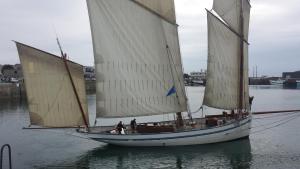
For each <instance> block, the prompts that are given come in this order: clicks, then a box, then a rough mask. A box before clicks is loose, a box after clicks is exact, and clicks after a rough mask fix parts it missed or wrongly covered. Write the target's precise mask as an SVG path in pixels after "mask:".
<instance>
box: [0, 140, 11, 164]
mask: <svg viewBox="0 0 300 169" xmlns="http://www.w3.org/2000/svg"><path fill="white" fill-rule="evenodd" d="M5 147H7V150H8V160H9V169H12V165H11V147H10V145H9V144H4V145H3V146H2V147H1V152H0V169H2V167H3V158H4V155H3V154H4V149H5Z"/></svg>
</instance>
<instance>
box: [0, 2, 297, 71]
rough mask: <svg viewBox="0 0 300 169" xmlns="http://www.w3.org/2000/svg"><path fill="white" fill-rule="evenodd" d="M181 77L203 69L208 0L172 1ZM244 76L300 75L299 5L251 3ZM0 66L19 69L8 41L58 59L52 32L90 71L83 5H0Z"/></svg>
mask: <svg viewBox="0 0 300 169" xmlns="http://www.w3.org/2000/svg"><path fill="white" fill-rule="evenodd" d="M175 2H176V13H177V22H178V24H179V25H180V27H179V36H180V37H179V38H180V44H181V52H182V57H183V63H184V70H185V72H191V71H199V70H201V69H206V60H207V28H206V11H205V8H208V9H211V7H212V0H175ZM251 3H252V11H251V20H250V35H249V36H250V39H249V42H250V44H251V45H250V48H249V52H250V62H249V69H250V70H249V71H250V74H251V75H252V72H253V67H254V66H255V65H257V66H258V74H259V75H269V76H271V75H275V76H281V73H282V72H284V71H296V70H300V19H299V17H300V3H299V0H288V1H283V0H251ZM0 8H1V9H0V64H6V63H9V64H15V63H19V58H18V54H17V50H16V47H15V45H14V43H13V42H12V41H11V40H16V41H19V42H23V43H26V44H28V45H31V46H34V47H36V48H40V49H42V50H46V51H49V52H51V53H54V54H59V50H58V47H57V44H56V41H55V38H56V35H55V32H57V34H58V36H59V38H60V41H61V43H62V45H63V49H64V51H65V52H67V53H68V55H69V56H70V58H71V60H73V61H76V62H78V63H80V64H83V65H93V62H94V59H93V52H92V51H93V50H92V41H91V32H90V25H89V19H88V13H87V7H86V2H85V0H48V1H45V0H43V1H41V0H0Z"/></svg>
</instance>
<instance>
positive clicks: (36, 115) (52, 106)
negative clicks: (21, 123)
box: [16, 43, 88, 127]
mask: <svg viewBox="0 0 300 169" xmlns="http://www.w3.org/2000/svg"><path fill="white" fill-rule="evenodd" d="M16 45H17V48H18V52H19V57H20V61H21V64H22V69H23V74H24V80H25V87H26V94H27V101H28V105H29V111H30V112H29V115H30V123H31V124H32V125H39V126H46V127H74V126H81V125H85V124H84V120H83V117H82V114H81V111H80V108H79V105H78V103H77V100H76V97H75V94H74V91H73V88H72V85H71V81H70V79H69V75H68V73H67V70H66V67H65V65H64V62H63V60H62V59H61V58H59V57H57V56H54V55H52V54H49V53H46V52H43V51H41V50H38V49H35V48H32V47H30V46H27V45H24V44H21V43H16ZM67 64H68V67H69V69H70V72H71V75H72V78H73V80H74V83H75V87H76V89H77V92H78V95H79V98H80V102H81V105H82V107H83V110H84V113H85V117H86V119H87V120H88V114H87V104H86V97H85V86H84V79H83V67H82V66H81V65H79V64H76V63H73V62H70V61H67Z"/></svg>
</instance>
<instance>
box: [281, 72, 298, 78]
mask: <svg viewBox="0 0 300 169" xmlns="http://www.w3.org/2000/svg"><path fill="white" fill-rule="evenodd" d="M282 78H284V79H300V71H296V72H283V73H282Z"/></svg>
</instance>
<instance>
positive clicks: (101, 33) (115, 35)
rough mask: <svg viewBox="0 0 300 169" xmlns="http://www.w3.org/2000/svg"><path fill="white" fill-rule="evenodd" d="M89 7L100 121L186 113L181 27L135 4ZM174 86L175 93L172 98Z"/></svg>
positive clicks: (103, 0) (94, 2)
mask: <svg viewBox="0 0 300 169" xmlns="http://www.w3.org/2000/svg"><path fill="white" fill-rule="evenodd" d="M87 4H88V10H89V15H90V22H91V29H92V39H93V47H94V57H95V67H96V72H97V77H96V79H97V84H96V86H97V117H126V116H145V115H156V114H164V113H174V112H181V111H185V110H186V107H187V106H186V99H185V91H184V83H183V72H182V63H181V56H180V50H179V42H178V34H177V25H175V24H172V23H170V22H169V21H166V20H165V19H163V18H161V17H159V16H158V15H156V14H154V13H153V12H151V11H149V10H147V9H145V8H144V7H142V6H141V5H139V4H137V3H136V2H133V1H130V0H114V1H107V0H87ZM166 46H169V49H167V47H166ZM173 86H175V87H176V94H173V95H170V96H167V93H168V91H169V90H170V89H171V88H172V87H173Z"/></svg>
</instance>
